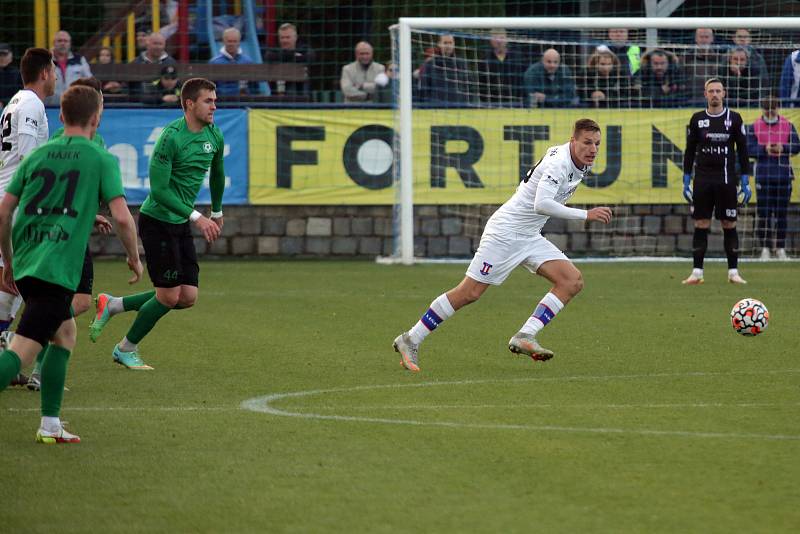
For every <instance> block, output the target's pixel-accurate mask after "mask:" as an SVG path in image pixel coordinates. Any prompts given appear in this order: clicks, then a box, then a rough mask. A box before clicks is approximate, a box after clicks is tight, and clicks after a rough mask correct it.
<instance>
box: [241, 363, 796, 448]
mask: <svg viewBox="0 0 800 534" xmlns="http://www.w3.org/2000/svg"><path fill="white" fill-rule="evenodd" d="M797 372H800V369H784V370H759V371H733V372H689V373H656V374H639V375H600V376H589V375H576V376H564V377H527V378H514V379H507V380H503V379H486V380H460V381H447V382H415V383H410V384H382V385H372V386H354V387H351V388H333V389H317V390H308V391H294V392H289V393H276V394H272V395H264V396H261V397H255V398H252V399H248V400H245V401H243V402H242V403H241V407H242V408H243V409H245V410H250V411H254V412H260V413H266V414H270V415H276V416H281V417H295V418H302V419H322V420H328V421H350V422H361V423H380V424H391V425H413V426H436V427H447V428H475V429H488V430H491V429H496V430H533V431H555V432H573V433H580V432H584V433H596V434H633V435H641V436H674V437H694V438H724V439H764V440H791V441H800V435H788V434H756V433H749V432H695V431H687V430H653V429H626V428H605V427H597V428H595V427H569V426H553V425H522V424H502V423H497V424H483V423H462V422H454V421H418V420H413V419H386V418H379V417H357V416H345V415H325V414H318V413H308V412H290V411H286V410H281V409H278V408H275V407H273V406H272V403H274V402H277V401H279V400H283V399H289V398H299V397H310V396H316V395H325V394H330V393H351V392H357V391H368V390H376V389H400V388H422V387H434V386H463V385H481V384H497V383H508V382H545V381H580V380H630V379H648V378H694V377H712V376H729V375H758V374H787V373H797Z"/></svg>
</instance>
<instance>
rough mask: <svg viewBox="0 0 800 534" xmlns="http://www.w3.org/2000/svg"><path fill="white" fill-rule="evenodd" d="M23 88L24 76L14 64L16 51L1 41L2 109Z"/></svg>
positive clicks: (0, 100) (0, 106) (0, 82)
mask: <svg viewBox="0 0 800 534" xmlns="http://www.w3.org/2000/svg"><path fill="white" fill-rule="evenodd" d="M20 89H22V76H21V75H20V73H19V69H18V68H17V67H15V66H14V52H12V50H11V46H10V45H9V44H8V43H0V109H3V107H5V105H6V104H8V101H9V100H11V98H12V97H13V96H14V95H15V94H17V91H19V90H20Z"/></svg>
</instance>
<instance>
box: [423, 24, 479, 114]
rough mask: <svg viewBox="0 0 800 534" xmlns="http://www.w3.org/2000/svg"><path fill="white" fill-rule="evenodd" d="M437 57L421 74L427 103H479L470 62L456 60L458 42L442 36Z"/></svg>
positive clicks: (450, 36) (448, 36) (424, 67)
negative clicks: (476, 101) (468, 64)
mask: <svg viewBox="0 0 800 534" xmlns="http://www.w3.org/2000/svg"><path fill="white" fill-rule="evenodd" d="M436 52H437V53H436V54H434V56H433V57H432V58H431V59H430V60H429V61H427V62H426V63H425V64H424V65H423V67H422V70H421V71H420V93H421V96H422V98H423V100H424V101H426V102H432V103H437V104H445V105H449V104H456V105H458V104H470V103H475V100H476V98H475V97H476V96H477V94H476V91H475V89H476V88H475V84H474V83H473V80H472V71H470V69H469V67H468V66H467V62H466V61H464V60H463V59H461V58H459V57H456V40H455V38H454V37H453V36H452V35H451V34H449V33H446V34H442V35H440V36H439V40H438V42H437V50H436Z"/></svg>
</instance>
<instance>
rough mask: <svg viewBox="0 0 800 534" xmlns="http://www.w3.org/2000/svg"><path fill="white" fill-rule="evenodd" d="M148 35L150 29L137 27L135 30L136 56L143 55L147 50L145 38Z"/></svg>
mask: <svg viewBox="0 0 800 534" xmlns="http://www.w3.org/2000/svg"><path fill="white" fill-rule="evenodd" d="M149 35H150V29H149V28H144V27H139V29H137V30H136V55H137V56H138V55H139V54H144V53H145V51H146V50H147V37H148V36H149Z"/></svg>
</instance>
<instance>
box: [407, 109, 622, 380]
mask: <svg viewBox="0 0 800 534" xmlns="http://www.w3.org/2000/svg"><path fill="white" fill-rule="evenodd" d="M599 148H600V126H599V125H598V124H597V123H596V122H595V121H593V120H591V119H580V120H579V121H577V122H576V123H575V126H574V128H573V131H572V137H571V138H570V140H569V142H568V143H565V144H563V145H559V146H554V147H550V148H548V149H547V152H546V153H545V155H544V157H543V158H542V159H541V160H539V163H537V164H536V166H535V167H534V168H533V169H531V170H530V171H528V174H527V176H526V178H525V179H524V180H523V181H522V182H521V183H520V184H519V186H518V187H517V191H516V192H515V193H514V195H513V196H512V197H511V198H510V199H509V200H508V201H506V203H505V204H503V205H502V206H500V208H499V209H498V210H497V211H496V212H495V213H494V214H493V215H492V216H491V218H490V219H489V221H488V222H487V223H486V228H485V229H484V230H483V235H482V236H481V241H480V245H479V246H478V250H477V251H476V252H475V256H474V257H473V258H472V262H471V263H470V265H469V267H468V268H467V272H466V276H465V277H464V279H463V280H462V281H461V283H460V284H458V285H457V286H456V287H454V288H453V289H451V290H450V291H448V292H447V293H443V294H442V295H439V296H438V297H437V298H436V300H434V301H433V302H432V303H431V305H430V307H429V308H428V310H427V311H426V312H425V313H424V314H423V315H422V318H420V320H419V321H417V323H416V324H415V325H414V326H413V327H412V328H411V330H409V331H408V332H404V333H402V334H400V335H399V336H397V338H395V340H394V349H395V350H396V351H397V352H398V353H400V356H401V358H402V359H401V363H402V364H403V367H405V368H406V369H408V370H409V371H419V362H418V359H417V353H418V350H419V345H420V343H422V341H423V340H424V339H425V337H426V336H427V335H428V334H430V333H431V332H432V331H433V330H435V329H436V327H437V326H439V324H441V323H442V321H444V320H446V319H449V318H450V317H452V316H453V314H454V313H455V312H456V311H458V310H459V309H460V308H462V307H464V306H466V305H467V304H471V303H473V302H475V301H476V300H478V299H479V298H480V297H481V295H482V294H483V292H484V291H486V288H488V287H489V286H490V285H500V284H502V283H503V282H504V281H505V279H506V278H508V275H509V274H511V271H512V270H514V269H515V268H516V267H517V266H519V265H522V266H524V267H525V268H526V269H528V270H529V271H530V272H532V273H536V274H538V275H539V276H543V277H544V278H546V279H547V280H549V281H550V282H552V284H553V287H552V288H551V289H550V291H549V292H548V293H547V294H546V295H545V296H544V298H542V300H541V301H539V304H538V305H537V306H536V308H535V309H534V311H533V314H532V315H531V316H530V317H529V318H528V320H527V321H526V322H525V324H523V325H522V328H520V330H519V332H517V333H516V334H514V336H513V337H512V338H511V340H509V342H508V348H509V349H510V350H511V352H514V353H517V354H524V355H527V356H530V357H531V358H533V359H534V360H540V361H545V360H549V359H550V358H552V357H553V352H552V351H550V350H548V349H545V348H544V347H542V346H541V345H540V344H539V343H538V342H537V341H536V335H537V334H538V333H539V331H540V330H541V329H542V328H544V327H545V326H546V325H547V323H549V322H550V321H551V320H552V319H553V317H554V316H555V315H556V314H557V313H558V312H559V311H561V309H562V308H563V307H564V306H565V305H566V304H567V303H568V302H569V301H570V300H571V299H572V298H573V297H575V295H577V294H578V293H579V292H580V290H581V289H582V288H583V278H582V277H581V273H580V271H579V270H578V269H577V268H576V267H575V265H573V263H572V262H571V261H570V260H569V258H567V256H566V255H564V253H563V252H561V251H560V250H559V249H558V248H557V247H556V246H555V245H553V244H552V243H551V242H550V241H548V240H547V239H545V238H544V237H543V236H542V234H541V230H542V227H543V226H544V223H546V222H547V220H548V219H549V218H550V217H558V218H561V219H577V220H585V221H598V222H601V223H604V224H608V223H609V222H611V208H608V207H605V206H603V207H597V208H592V209H589V210H582V209H575V208H568V207H566V206H565V205H564V204H565V203H566V201H567V200H568V199H569V198H570V197H571V196H572V195H573V193H575V190H576V189H577V188H578V185H579V184H580V183H581V180H582V179H583V178H584V177H585V176H586V173H587V172H588V171H589V169H590V168H591V166H592V164H593V163H594V160H595V158H596V157H597V152H598V150H599Z"/></svg>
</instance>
